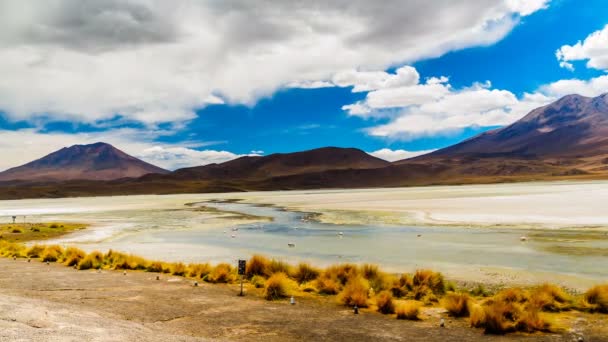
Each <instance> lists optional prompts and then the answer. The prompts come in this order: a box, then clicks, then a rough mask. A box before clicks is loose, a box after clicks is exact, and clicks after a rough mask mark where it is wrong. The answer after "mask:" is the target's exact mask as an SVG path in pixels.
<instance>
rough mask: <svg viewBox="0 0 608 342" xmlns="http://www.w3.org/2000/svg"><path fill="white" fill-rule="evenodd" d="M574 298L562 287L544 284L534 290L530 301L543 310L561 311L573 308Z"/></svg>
mask: <svg viewBox="0 0 608 342" xmlns="http://www.w3.org/2000/svg"><path fill="white" fill-rule="evenodd" d="M572 302H573V298H572V296H571V295H569V294H568V293H567V292H566V291H564V289H562V288H561V287H558V286H555V285H551V284H543V285H541V286H539V287H537V288H535V289H533V290H532V292H531V293H530V303H531V304H532V306H534V307H536V308H538V309H539V310H541V311H549V312H559V311H565V310H569V309H571V308H572Z"/></svg>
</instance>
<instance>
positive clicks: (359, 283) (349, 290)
mask: <svg viewBox="0 0 608 342" xmlns="http://www.w3.org/2000/svg"><path fill="white" fill-rule="evenodd" d="M369 289H370V287H369V282H368V281H367V279H365V278H363V277H361V276H358V277H356V278H353V279H351V280H349V281H348V282H347V283H346V285H345V286H344V289H343V290H342V292H340V294H339V295H338V300H339V301H340V302H341V303H343V304H344V305H348V306H355V305H357V306H358V307H360V308H366V307H368V306H369V304H368V296H369Z"/></svg>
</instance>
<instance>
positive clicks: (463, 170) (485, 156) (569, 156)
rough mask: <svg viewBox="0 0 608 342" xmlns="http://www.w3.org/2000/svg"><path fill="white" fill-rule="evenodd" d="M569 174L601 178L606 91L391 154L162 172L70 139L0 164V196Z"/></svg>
mask: <svg viewBox="0 0 608 342" xmlns="http://www.w3.org/2000/svg"><path fill="white" fill-rule="evenodd" d="M125 177H130V178H125ZM571 178H578V179H598V178H607V179H608V95H602V96H599V97H596V98H589V97H584V96H579V95H569V96H565V97H563V98H561V99H559V100H558V101H556V102H554V103H552V104H550V105H547V106H544V107H541V108H538V109H535V110H533V111H532V112H530V113H529V114H528V115H526V116H525V117H524V118H522V119H520V120H519V121H517V122H515V123H513V124H512V125H509V126H507V127H504V128H500V129H496V130H492V131H488V132H485V133H482V134H480V135H478V136H476V137H473V138H471V139H468V140H465V141H463V142H461V143H458V144H455V145H453V146H449V147H447V148H444V149H441V150H438V151H435V152H433V153H429V154H427V155H424V156H419V157H416V158H412V159H406V160H400V161H397V162H393V163H389V162H387V161H384V160H381V159H378V158H375V157H373V156H370V155H368V154H366V153H365V152H363V151H361V150H358V149H354V148H337V147H326V148H320V149H315V150H310V151H304V152H296V153H287V154H272V155H269V156H263V157H242V158H239V159H235V160H232V161H229V162H226V163H222V164H211V165H205V166H198V167H192V168H185V169H180V170H176V171H174V172H168V171H165V170H163V169H161V168H158V167H155V166H153V165H150V164H147V163H145V162H143V161H141V160H138V159H136V158H134V157H131V156H128V155H126V154H124V153H123V152H121V151H119V150H117V149H115V148H113V147H112V146H110V145H107V144H103V143H98V144H93V145H85V146H80V145H77V146H72V147H70V148H65V149H62V150H60V151H57V152H55V153H52V154H50V155H49V156H47V157H44V158H42V159H39V160H37V161H34V162H32V163H29V164H26V165H23V166H20V167H17V168H14V169H11V170H8V171H5V172H3V173H0V181H2V180H4V182H3V183H2V185H0V198H25V197H61V196H87V195H119V194H167V193H196V192H227V191H251V190H290V189H319V188H361V187H393V186H412V185H431V184H465V183H493V182H512V181H528V180H549V179H551V180H553V179H571ZM11 179H12V180H11ZM14 179H20V181H14ZM8 180H11V181H8ZM57 181H61V182H60V183H57Z"/></svg>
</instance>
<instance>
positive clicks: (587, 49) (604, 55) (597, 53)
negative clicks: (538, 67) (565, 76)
mask: <svg viewBox="0 0 608 342" xmlns="http://www.w3.org/2000/svg"><path fill="white" fill-rule="evenodd" d="M555 55H556V57H557V59H558V61H559V62H560V66H562V67H564V68H567V69H570V70H573V69H574V66H573V65H572V63H571V62H573V61H582V60H586V61H587V67H588V68H593V69H600V70H606V71H608V25H606V26H605V27H604V28H603V29H602V30H598V31H595V32H593V33H591V34H590V35H589V36H588V37H587V38H585V40H583V41H578V42H577V43H576V44H574V45H564V46H562V47H561V48H559V49H558V50H557V52H556V53H555Z"/></svg>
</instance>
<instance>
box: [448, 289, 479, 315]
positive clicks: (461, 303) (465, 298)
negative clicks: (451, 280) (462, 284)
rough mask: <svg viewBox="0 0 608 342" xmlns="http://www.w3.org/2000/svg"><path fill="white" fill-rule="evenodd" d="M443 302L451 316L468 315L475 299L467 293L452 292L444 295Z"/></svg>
mask: <svg viewBox="0 0 608 342" xmlns="http://www.w3.org/2000/svg"><path fill="white" fill-rule="evenodd" d="M442 304H443V307H444V308H445V309H446V310H448V313H449V314H450V315H451V316H454V317H468V316H469V314H470V307H471V305H472V304H473V301H472V299H471V297H469V295H468V294H466V293H454V292H451V293H448V294H447V295H446V296H445V297H443V299H442Z"/></svg>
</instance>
